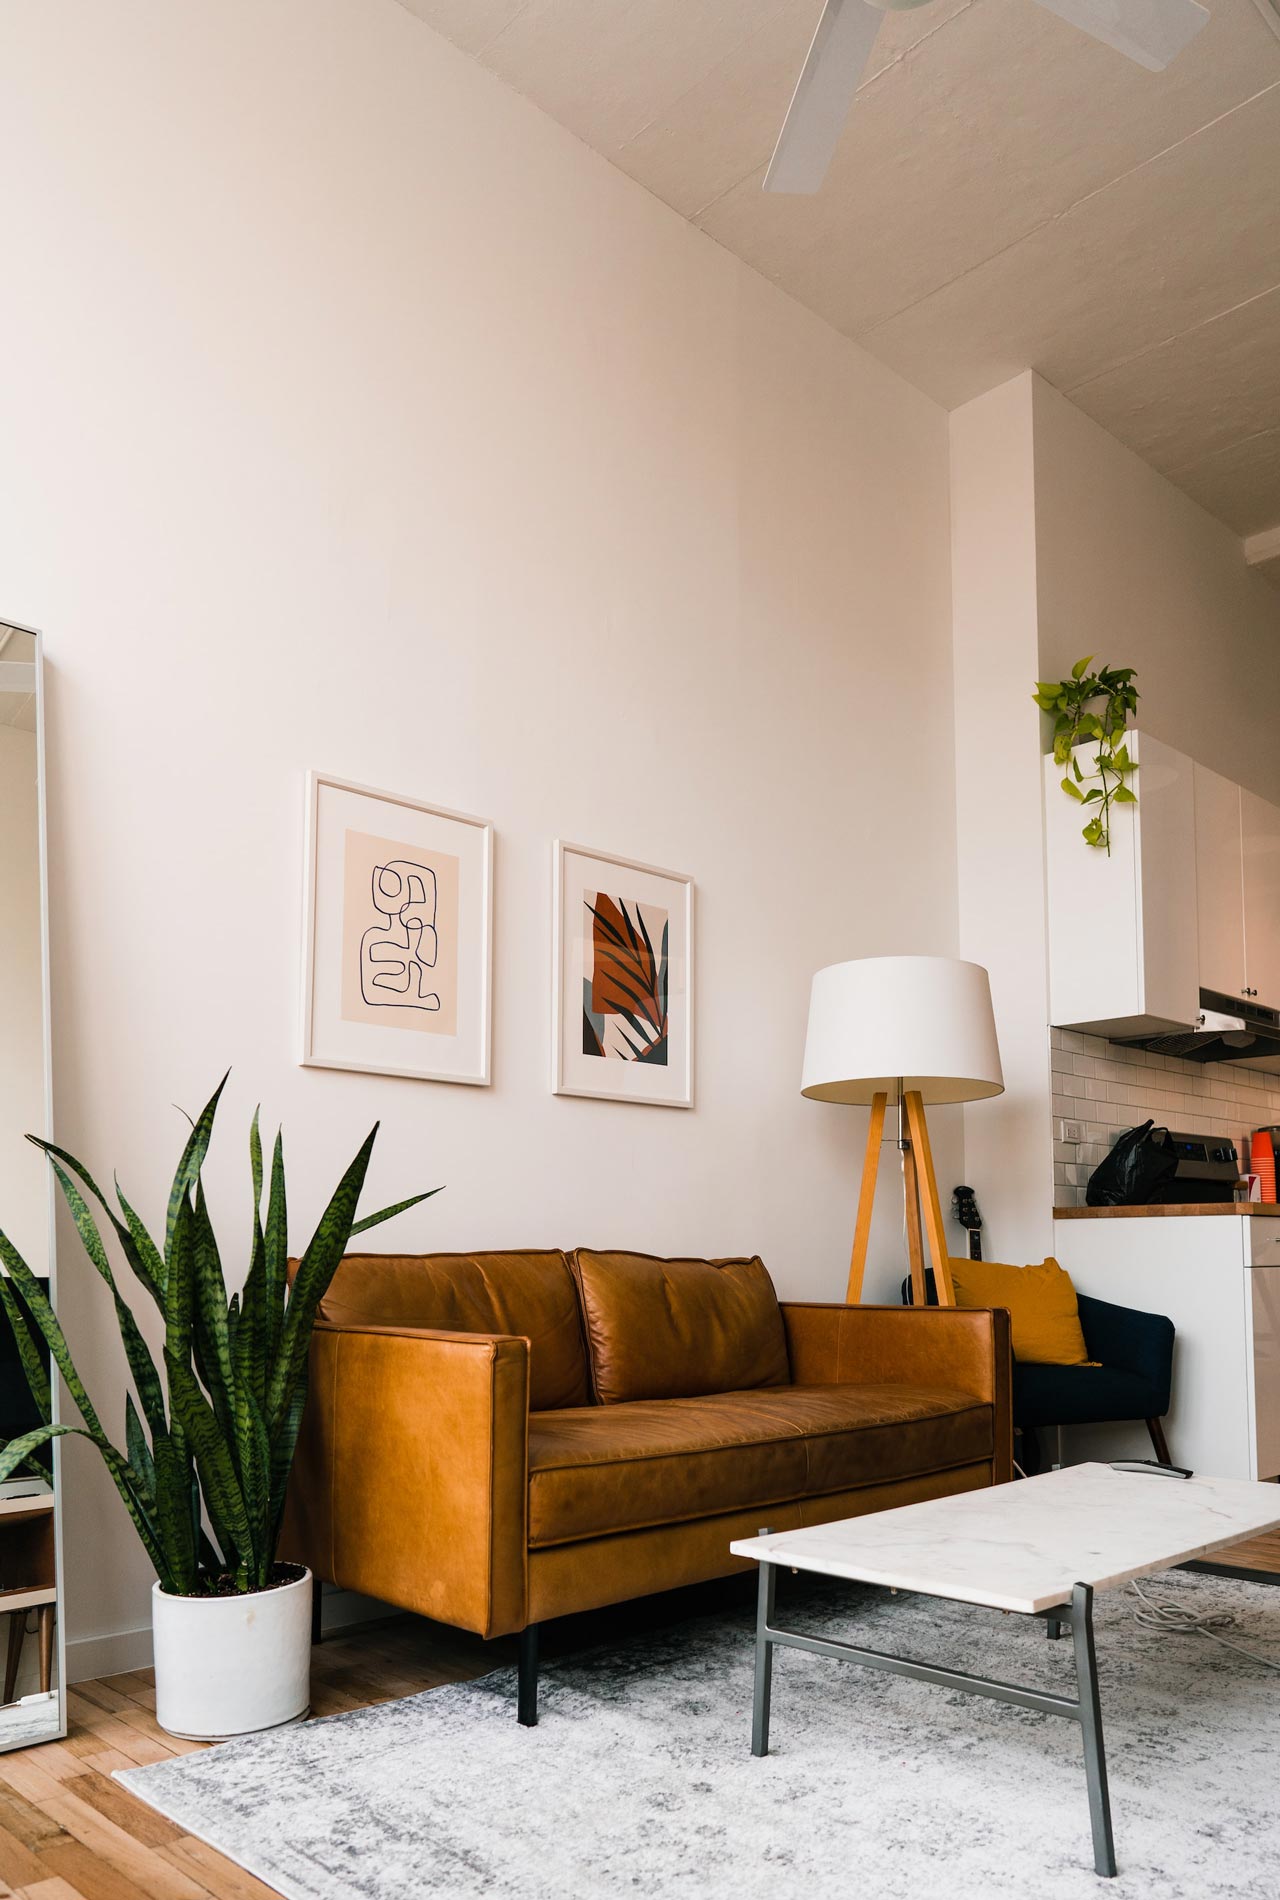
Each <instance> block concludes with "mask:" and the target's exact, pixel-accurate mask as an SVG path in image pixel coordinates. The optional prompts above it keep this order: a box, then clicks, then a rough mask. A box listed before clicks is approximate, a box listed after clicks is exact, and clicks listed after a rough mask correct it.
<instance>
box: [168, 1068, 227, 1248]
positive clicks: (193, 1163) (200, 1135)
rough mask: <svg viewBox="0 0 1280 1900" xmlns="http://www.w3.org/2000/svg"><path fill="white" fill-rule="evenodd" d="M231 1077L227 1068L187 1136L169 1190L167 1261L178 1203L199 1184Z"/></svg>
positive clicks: (171, 1244)
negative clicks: (219, 1107) (219, 1104)
mask: <svg viewBox="0 0 1280 1900" xmlns="http://www.w3.org/2000/svg"><path fill="white" fill-rule="evenodd" d="M230 1074H231V1071H230V1069H228V1070H227V1075H224V1076H223V1078H222V1080H221V1082H219V1084H218V1086H217V1088H216V1089H215V1090H214V1091H213V1094H212V1096H211V1097H210V1098H209V1100H208V1101H207V1102H206V1103H205V1105H204V1107H203V1109H201V1111H200V1117H199V1119H198V1120H197V1121H196V1122H194V1123H193V1124H192V1128H191V1133H190V1134H189V1135H188V1137H187V1142H186V1146H185V1147H184V1148H183V1150H182V1156H181V1159H180V1160H179V1162H178V1167H177V1172H176V1173H175V1175H174V1177H173V1186H172V1187H171V1188H170V1190H169V1208H168V1213H167V1215H166V1218H165V1229H164V1257H165V1259H166V1261H167V1260H168V1259H169V1257H170V1252H171V1250H172V1247H173V1229H174V1223H175V1222H176V1220H177V1218H178V1207H179V1204H180V1202H182V1201H183V1200H184V1199H186V1198H187V1197H188V1196H189V1195H190V1193H191V1190H192V1188H193V1187H194V1186H195V1183H196V1176H197V1175H198V1174H199V1172H200V1170H201V1168H202V1167H203V1166H204V1158H205V1156H206V1155H207V1154H208V1152H209V1142H210V1140H211V1138H212V1135H213V1121H214V1116H215V1115H216V1114H217V1112H218V1101H219V1098H220V1097H221V1095H222V1091H223V1089H224V1088H225V1087H226V1086H227V1076H228V1075H230Z"/></svg>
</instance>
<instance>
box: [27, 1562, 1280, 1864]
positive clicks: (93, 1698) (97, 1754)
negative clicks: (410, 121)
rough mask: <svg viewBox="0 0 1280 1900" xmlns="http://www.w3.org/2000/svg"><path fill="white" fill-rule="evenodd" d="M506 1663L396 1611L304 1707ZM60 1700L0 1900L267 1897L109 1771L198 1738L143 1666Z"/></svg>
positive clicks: (721, 1595)
mask: <svg viewBox="0 0 1280 1900" xmlns="http://www.w3.org/2000/svg"><path fill="white" fill-rule="evenodd" d="M1230 1559H1231V1562H1232V1563H1233V1564H1235V1565H1237V1566H1239V1567H1240V1568H1243V1569H1246V1570H1254V1571H1270V1572H1273V1573H1275V1574H1276V1575H1277V1577H1280V1532H1272V1533H1271V1534H1270V1535H1269V1536H1267V1537H1262V1538H1258V1539H1256V1540H1255V1541H1254V1542H1253V1543H1250V1544H1239V1545H1236V1546H1235V1547H1234V1548H1233V1549H1232V1550H1231V1552H1230ZM1216 1561H1218V1562H1221V1561H1222V1559H1221V1558H1219V1559H1217V1560H1216ZM735 1595H736V1596H738V1597H740V1598H743V1600H753V1599H754V1578H745V1579H743V1578H739V1579H735V1580H733V1581H731V1582H729V1583H725V1584H719V1585H708V1586H704V1588H703V1589H702V1590H699V1591H690V1592H681V1593H680V1594H679V1596H678V1597H668V1598H659V1599H649V1600H648V1601H647V1602H646V1603H643V1604H627V1605H624V1606H622V1608H621V1609H620V1610H614V1611H603V1612H600V1613H599V1614H598V1615H596V1616H593V1617H574V1618H569V1619H566V1620H565V1622H564V1623H563V1624H559V1625H553V1626H552V1627H551V1629H550V1630H549V1631H548V1638H549V1641H548V1642H547V1644H546V1646H545V1647H546V1651H547V1655H548V1660H550V1661H554V1657H555V1655H556V1654H557V1652H567V1651H571V1650H574V1649H577V1648H585V1647H589V1646H591V1645H593V1644H595V1643H598V1642H602V1641H608V1640H610V1638H611V1637H617V1636H620V1635H622V1634H624V1633H626V1632H627V1631H631V1632H634V1630H635V1629H636V1628H637V1627H638V1626H640V1625H651V1624H654V1623H661V1622H667V1621H672V1620H674V1619H676V1618H677V1617H681V1616H685V1615H688V1614H689V1613H690V1612H691V1611H696V1610H699V1609H707V1608H710V1607H712V1605H713V1604H717V1603H718V1604H719V1605H720V1606H721V1607H723V1605H724V1603H725V1601H726V1599H727V1598H729V1597H732V1596H735ZM514 1660H515V1645H514V1643H513V1642H499V1643H483V1642H481V1641H480V1640H479V1638H477V1637H470V1636H466V1635H464V1634H462V1633H460V1632H458V1631H456V1630H448V1629H445V1628H443V1627H442V1626H441V1625H439V1624H436V1623H428V1622H426V1621H424V1620H423V1619H421V1618H418V1617H397V1618H396V1619H394V1620H393V1621H389V1622H384V1623H377V1624H372V1625H369V1626H367V1627H365V1628H363V1629H360V1630H353V1631H350V1632H347V1633H344V1634H342V1635H339V1636H333V1637H327V1638H326V1640H325V1641H324V1642H323V1643H322V1644H321V1645H320V1647H319V1648H318V1649H317V1650H315V1651H313V1655H312V1690H311V1693H312V1710H313V1713H314V1714H316V1715H333V1714H335V1713H337V1711H338V1710H340V1709H357V1708H362V1707H365V1706H367V1705H369V1704H371V1703H375V1702H387V1701H392V1700H394V1699H396V1698H397V1697H400V1696H406V1695H413V1694H414V1693H415V1692H416V1691H417V1690H419V1689H430V1688H434V1687H436V1686H437V1685H438V1684H439V1683H442V1682H463V1681H467V1680H469V1679H470V1678H471V1677H473V1676H479V1675H483V1674H484V1673H485V1671H486V1670H489V1669H494V1668H498V1667H501V1666H502V1665H503V1664H506V1663H509V1662H514ZM68 1708H69V1718H70V1733H69V1735H68V1736H67V1739H66V1741H65V1742H47V1743H45V1744H44V1746H43V1747H40V1748H29V1749H21V1750H18V1751H17V1752H15V1753H14V1754H11V1755H0V1900H8V1896H10V1895H12V1896H15V1897H16V1900H136V1897H137V1896H139V1895H142V1896H147V1897H148V1900H274V1896H273V1892H272V1889H271V1888H269V1887H265V1886H263V1884H262V1882H261V1881H260V1880H255V1879H254V1878H253V1877H252V1875H250V1874H246V1873H242V1872H241V1870H240V1869H239V1868H238V1867H236V1866H235V1865H234V1863H233V1862H231V1861H229V1860H225V1859H224V1858H223V1857H222V1855H221V1854H217V1853H215V1852H214V1851H213V1849H212V1848H210V1847H206V1846H205V1845H204V1843H203V1842H201V1841H198V1840H196V1839H195V1838H194V1837H193V1836H192V1835H190V1834H184V1833H183V1832H182V1829H181V1828H180V1827H176V1826H175V1825H174V1824H173V1823H172V1822H171V1821H166V1820H165V1819H164V1818H163V1817H162V1816H161V1815H158V1814H156V1813H155V1812H154V1810H153V1809H151V1808H148V1807H146V1806H144V1804H143V1803H142V1802H141V1801H137V1800H135V1799H134V1798H133V1796H132V1795H129V1794H126V1792H125V1790H124V1789H123V1788H122V1787H121V1786H120V1784H119V1782H117V1781H113V1780H112V1778H111V1777H112V1773H113V1771H114V1770H115V1769H117V1768H130V1767H133V1766H135V1765H137V1764H139V1763H141V1762H152V1761H163V1760H165V1759H166V1758H167V1757H169V1756H171V1755H181V1754H190V1753H192V1752H193V1751H195V1750H197V1749H198V1748H199V1747H200V1744H199V1743H197V1742H180V1741H177V1740H175V1739H174V1737H173V1736H172V1735H166V1734H165V1733H164V1732H163V1731H162V1730H161V1729H160V1728H158V1727H157V1725H156V1719H155V1712H154V1711H155V1684H154V1681H153V1679H152V1674H151V1671H150V1670H149V1669H143V1670H138V1671H137V1672H136V1673H135V1674H132V1675H124V1676H106V1677H104V1678H103V1679H102V1680H101V1681H98V1682H82V1683H78V1684H77V1685H76V1686H75V1687H74V1688H73V1689H71V1690H70V1691H69V1692H68ZM513 1719H514V1717H513Z"/></svg>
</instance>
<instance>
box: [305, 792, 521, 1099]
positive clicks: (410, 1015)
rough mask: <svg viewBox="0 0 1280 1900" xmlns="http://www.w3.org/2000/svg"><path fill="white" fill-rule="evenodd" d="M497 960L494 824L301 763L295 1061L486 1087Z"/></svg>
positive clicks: (488, 1076)
mask: <svg viewBox="0 0 1280 1900" xmlns="http://www.w3.org/2000/svg"><path fill="white" fill-rule="evenodd" d="M393 853H394V855H392V854H393ZM397 892H398V893H399V895H398V896H397V895H396V893H397ZM492 972H493V826H492V825H491V824H490V823H489V822H488V821H487V820H486V819H483V818H475V817H472V816H471V815H470V814H468V813H466V812H458V811H451V810H448V809H446V808H445V807H443V806H440V805H430V804H427V803H426V802H425V801H424V800H422V799H417V798H408V797H405V796H403V795H402V794H399V793H396V792H384V791H379V790H377V789H376V788H375V787H373V786H370V785H361V784H358V783H357V782H355V781H354V780H352V779H343V778H336V777H334V776H333V775H332V774H330V773H327V772H317V771H311V772H309V773H308V774H307V783H306V844H305V859H304V880H303V915H302V986H301V1023H300V1031H301V1033H300V1052H299V1061H300V1062H301V1064H302V1065H303V1066H304V1067H305V1068H313V1069H350V1070H356V1071H358V1072H360V1073H363V1074H367V1075H400V1076H408V1077H412V1078H415V1079H417V1080H420V1081H428V1082H464V1083H469V1084H472V1085H475V1086H479V1087H487V1086H488V1083H489V1080H490V1065H491V1047H492V982H493V977H492Z"/></svg>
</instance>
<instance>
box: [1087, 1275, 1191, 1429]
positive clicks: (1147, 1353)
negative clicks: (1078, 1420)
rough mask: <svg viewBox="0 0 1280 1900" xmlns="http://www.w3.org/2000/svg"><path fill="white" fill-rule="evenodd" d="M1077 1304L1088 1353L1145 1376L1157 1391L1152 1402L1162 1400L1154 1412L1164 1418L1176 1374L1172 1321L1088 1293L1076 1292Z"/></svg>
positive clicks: (1157, 1416) (1159, 1314)
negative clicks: (1096, 1297)
mask: <svg viewBox="0 0 1280 1900" xmlns="http://www.w3.org/2000/svg"><path fill="white" fill-rule="evenodd" d="M1077 1304H1078V1305H1079V1308H1080V1330H1081V1332H1082V1333H1083V1334H1084V1343H1085V1350H1086V1352H1087V1353H1088V1355H1089V1357H1090V1358H1091V1359H1097V1360H1099V1361H1101V1363H1102V1364H1103V1365H1104V1366H1115V1367H1117V1368H1118V1369H1119V1370H1120V1371H1122V1372H1134V1373H1136V1374H1137V1375H1138V1377H1139V1378H1141V1379H1145V1380H1146V1382H1147V1384H1148V1385H1149V1386H1151V1388H1152V1392H1153V1394H1154V1397H1153V1400H1152V1403H1153V1404H1155V1402H1156V1400H1157V1399H1159V1400H1161V1401H1162V1403H1160V1404H1158V1405H1157V1406H1156V1410H1155V1412H1154V1414H1153V1416H1154V1417H1156V1418H1163V1417H1164V1415H1165V1413H1166V1412H1167V1411H1168V1409H1169V1388H1170V1383H1171V1381H1172V1377H1173V1339H1174V1327H1173V1321H1172V1320H1171V1319H1166V1318H1165V1316H1164V1314H1163V1313H1143V1312H1139V1310H1138V1309H1137V1307H1133V1306H1114V1305H1113V1304H1112V1303H1111V1301H1110V1300H1095V1299H1093V1298H1091V1296H1090V1295H1089V1294H1087V1293H1081V1294H1078V1295H1077Z"/></svg>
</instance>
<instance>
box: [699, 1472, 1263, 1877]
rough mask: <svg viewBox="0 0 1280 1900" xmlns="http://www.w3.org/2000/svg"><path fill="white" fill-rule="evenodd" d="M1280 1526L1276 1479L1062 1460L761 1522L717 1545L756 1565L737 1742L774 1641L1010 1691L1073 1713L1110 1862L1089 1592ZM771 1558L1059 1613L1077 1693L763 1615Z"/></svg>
mask: <svg viewBox="0 0 1280 1900" xmlns="http://www.w3.org/2000/svg"><path fill="white" fill-rule="evenodd" d="M1278 1525H1280V1485H1274V1484H1248V1483H1245V1482H1243V1481H1241V1480H1239V1479H1235V1478H1199V1477H1193V1478H1187V1479H1180V1478H1168V1477H1163V1476H1161V1475H1160V1474H1159V1473H1150V1474H1148V1473H1136V1472H1121V1471H1113V1470H1112V1469H1111V1467H1110V1465H1093V1464H1090V1465H1071V1466H1068V1467H1067V1468H1066V1469H1065V1470H1062V1471H1050V1472H1046V1473H1045V1474H1044V1476H1043V1477H1039V1478H1024V1479H1021V1480H1020V1481H1018V1482H1017V1483H1014V1484H1002V1485H997V1486H995V1487H993V1488H989V1489H986V1490H982V1491H965V1492H961V1493H960V1494H959V1495H957V1496H955V1497H947V1498H936V1499H931V1500H929V1501H927V1502H924V1503H920V1504H905V1505H902V1506H901V1507H900V1508H899V1509H897V1510H894V1511H878V1512H873V1513H870V1514H869V1515H867V1516H865V1517H850V1518H844V1519H842V1520H841V1521H840V1522H839V1523H836V1524H818V1525H814V1526H812V1527H811V1528H810V1529H808V1530H798V1531H778V1532H776V1533H771V1532H768V1531H762V1532H761V1534H760V1535H759V1536H758V1537H747V1538H742V1539H740V1540H739V1541H738V1542H736V1543H733V1544H731V1545H730V1546H729V1548H730V1549H731V1550H732V1551H733V1552H734V1554H735V1555H736V1556H739V1557H752V1558H754V1559H755V1560H756V1562H757V1563H758V1564H759V1566H760V1595H759V1607H758V1610H757V1616H756V1678H755V1710H754V1716H753V1722H752V1732H751V1752H752V1754H754V1755H767V1754H768V1752H769V1704H770V1692H771V1687H772V1678H773V1652H774V1650H775V1648H778V1647H779V1646H782V1647H784V1648H788V1649H806V1650H809V1651H811V1652H812V1653H813V1654H814V1655H817V1656H831V1657H834V1658H836V1659H837V1660H839V1661H841V1662H855V1663H861V1664H863V1665H864V1666H865V1667H867V1668H870V1669H889V1670H893V1671H894V1672H895V1673H896V1674H898V1675H902V1676H911V1677H913V1678H915V1680H916V1681H919V1682H934V1683H938V1684H940V1685H941V1686H942V1687H943V1688H946V1689H962V1690H965V1691H966V1692H968V1693H970V1694H973V1695H982V1696H991V1697H994V1698H995V1700H997V1701H999V1702H1013V1703H1016V1704H1017V1705H1018V1706H1019V1707H1020V1708H1024V1709H1038V1710H1040V1711H1041V1712H1042V1713H1043V1714H1045V1715H1060V1716H1065V1717H1066V1718H1067V1719H1068V1720H1069V1721H1072V1722H1078V1723H1079V1725H1080V1728H1081V1731H1082V1734H1083V1737H1084V1763H1085V1779H1086V1782H1087V1785H1088V1791H1089V1817H1090V1820H1091V1822H1092V1826H1093V1860H1094V1867H1095V1868H1096V1870H1097V1872H1098V1873H1100V1874H1114V1873H1115V1871H1116V1859H1115V1848H1114V1845H1113V1841H1112V1834H1111V1807H1110V1802H1109V1800H1108V1795H1107V1769H1106V1756H1105V1753H1104V1750H1103V1740H1102V1704H1101V1701H1100V1699H1099V1694H1098V1669H1097V1659H1096V1656H1095V1653H1094V1641H1093V1593H1094V1591H1095V1590H1106V1589H1111V1588H1114V1587H1115V1586H1116V1585H1117V1584H1122V1583H1128V1582H1129V1581H1130V1580H1131V1579H1132V1578H1134V1577H1145V1576H1148V1575H1149V1574H1150V1573H1151V1572H1152V1571H1155V1570H1168V1569H1169V1568H1170V1567H1171V1566H1172V1565H1174V1564H1179V1563H1187V1562H1189V1561H1190V1560H1191V1559H1193V1558H1196V1557H1206V1556H1208V1555H1209V1554H1210V1553H1211V1552H1213V1551H1216V1550H1222V1549H1224V1548H1225V1547H1226V1546H1227V1545H1228V1544H1234V1543H1237V1542H1239V1540H1240V1539H1241V1538H1244V1537H1251V1536H1256V1535H1258V1534H1259V1533H1261V1532H1263V1531H1268V1530H1273V1529H1275V1528H1276V1527H1277V1526H1278ZM779 1567H782V1568H785V1569H789V1570H806V1571H815V1572H817V1573H819V1574H820V1575H823V1576H829V1577H849V1578H851V1579H854V1580H856V1581H858V1582H861V1583H874V1584H883V1585H885V1586H886V1587H887V1588H889V1589H892V1590H910V1591H919V1592H921V1593H922V1594H924V1595H926V1596H936V1597H947V1598H950V1599H951V1600H952V1601H953V1602H958V1603H981V1604H985V1605H987V1606H988V1607H989V1608H991V1609H997V1610H1015V1611H1017V1612H1019V1613H1020V1614H1021V1615H1023V1616H1036V1617H1040V1618H1042V1619H1043V1620H1044V1621H1045V1622H1046V1623H1047V1625H1048V1634H1049V1635H1050V1637H1057V1636H1060V1635H1061V1634H1062V1626H1063V1625H1064V1624H1068V1623H1069V1624H1070V1627H1071V1636H1072V1642H1073V1644H1074V1648H1075V1664H1076V1686H1077V1696H1076V1698H1075V1699H1072V1698H1071V1697H1070V1696H1061V1695H1051V1694H1049V1693H1048V1691H1046V1690H1042V1689H1026V1688H1021V1687H1019V1686H1018V1685H1017V1684H1015V1683H1009V1682H994V1681H991V1680H990V1679H989V1678H987V1677H985V1676H973V1675H968V1674H966V1673H965V1672H964V1671H963V1670H959V1669H941V1668H938V1667H936V1666H935V1665H934V1664H932V1663H922V1662H913V1661H911V1660H909V1659H908V1658H906V1657H903V1656H893V1655H888V1654H886V1653H884V1652H883V1651H881V1650H875V1649H859V1648H858V1647H857V1646H856V1645H855V1644H852V1643H844V1642H837V1641H836V1640H835V1639H833V1638H829V1637H822V1636H805V1635H802V1634H801V1633H800V1632H799V1631H798V1630H787V1629H779V1628H778V1627H777V1626H776V1625H775V1623H774V1592H775V1585H776V1582H777V1574H778V1570H779Z"/></svg>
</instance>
